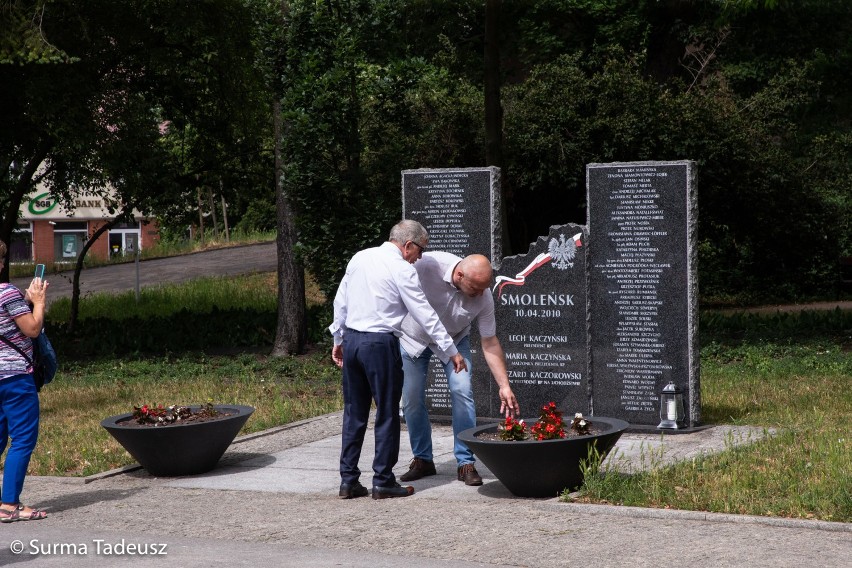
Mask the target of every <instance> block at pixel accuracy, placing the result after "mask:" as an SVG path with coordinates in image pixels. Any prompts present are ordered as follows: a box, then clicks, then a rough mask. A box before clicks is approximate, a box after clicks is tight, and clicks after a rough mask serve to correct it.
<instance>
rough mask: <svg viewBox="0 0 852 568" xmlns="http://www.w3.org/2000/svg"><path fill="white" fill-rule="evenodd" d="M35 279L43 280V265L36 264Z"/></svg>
mask: <svg viewBox="0 0 852 568" xmlns="http://www.w3.org/2000/svg"><path fill="white" fill-rule="evenodd" d="M35 277H36V278H41V279H42V280H44V265H43V264H36V267H35Z"/></svg>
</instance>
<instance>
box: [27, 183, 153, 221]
mask: <svg viewBox="0 0 852 568" xmlns="http://www.w3.org/2000/svg"><path fill="white" fill-rule="evenodd" d="M33 193H34V195H33V196H32V197H30V198H29V199H28V200H27V201H24V202H23V203H22V204H21V218H22V219H26V220H28V221H37V220H45V221H59V220H68V219H81V220H82V219H109V218H111V217H113V216H114V213H110V211H109V210H108V209H107V207H106V203H107V199H111V198H112V197H113V196H114V194H115V192H114V191H113V190H112V189H110V190H109V194H108V195H107V196H106V198H104V197H103V196H101V195H97V194H92V193H81V194H79V195H77V196H76V197H75V198H74V199H73V200H72V201H71V204H70V206H68V207H66V205H65V204H63V203H62V202H60V200H58V199H57V198H56V197H54V196H53V195H51V194H50V192H49V191H45V188H44V187H43V186H39V187H38V188H37V189H36V190H35V192H33ZM133 213H134V217H136V218H137V219H140V218H141V217H142V216H141V215H140V214H139V212H138V211H134V212H133Z"/></svg>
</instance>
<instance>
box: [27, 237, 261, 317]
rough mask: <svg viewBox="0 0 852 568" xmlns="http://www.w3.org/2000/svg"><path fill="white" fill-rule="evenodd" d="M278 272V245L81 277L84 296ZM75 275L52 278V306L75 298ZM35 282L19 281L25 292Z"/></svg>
mask: <svg viewBox="0 0 852 568" xmlns="http://www.w3.org/2000/svg"><path fill="white" fill-rule="evenodd" d="M277 269H278V259H277V254H276V248H275V243H274V242H271V243H260V244H255V245H243V246H234V247H227V248H221V249H214V250H210V251H204V252H197V253H193V254H186V255H181V256H173V257H167V258H154V259H150V260H143V261H140V262H138V263H137V262H129V263H125V264H112V265H108V266H99V267H97V268H87V269H85V270H83V272H82V273H81V274H80V294H81V296H84V297H85V296H86V295H87V294H93V293H96V292H126V291H129V290H130V291H132V290H135V289H136V287H137V282H138V285H139V288H144V287H146V286H156V285H159V284H163V283H177V282H186V281H187V280H192V279H193V278H198V277H200V276H225V277H227V276H236V275H239V274H251V273H256V272H274V271H275V270H277ZM73 276H74V272H73V271H65V272H60V273H58V274H48V275H47V281H48V282H50V287H49V288H48V302H50V301H52V300H55V299H56V298H62V297H71V290H72V278H73ZM30 280H32V278H29V277H27V278H15V279H13V280H12V283H13V284H15V286H17V287H18V288H20V289H21V290H24V289H26V287H27V286H29V283H30Z"/></svg>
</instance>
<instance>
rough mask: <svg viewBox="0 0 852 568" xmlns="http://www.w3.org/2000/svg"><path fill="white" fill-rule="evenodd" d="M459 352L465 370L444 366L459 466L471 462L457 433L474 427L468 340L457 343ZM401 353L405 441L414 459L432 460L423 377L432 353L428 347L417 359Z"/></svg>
mask: <svg viewBox="0 0 852 568" xmlns="http://www.w3.org/2000/svg"><path fill="white" fill-rule="evenodd" d="M456 347H458V350H459V353H461V354H462V357H464V361H465V363H466V364H467V370H465V371H462V372H461V373H456V372H455V370H454V368H453V363H452V362H448V363H446V364H444V372H445V373H446V374H447V383H448V384H449V387H450V401H451V402H452V407H453V455H455V456H456V462H458V465H459V466H462V465H464V464H468V463H474V462H475V461H476V460H475V459H474V457H473V452H471V451H470V448H468V447H467V445H466V444H465V443H464V442H462V441H460V440H459V432H461V431H463V430H467V429H468V428H473V427H474V426H476V407H475V406H474V404H473V386H472V385H471V382H470V381H471V376H472V375H471V373H472V371H473V368H472V367H471V361H470V359H471V357H470V338H469V337H465V338H464V339H462V340H461V341H459V343H458V345H456ZM400 351H401V352H402V372H403V373H404V374H405V381H404V382H403V386H402V411H403V414H404V415H405V423H406V425H407V426H408V439H409V441H410V442H411V450H412V452H413V453H414V457H416V458H420V459H423V460H428V461H433V456H432V425H431V424H430V423H429V411H428V410H427V409H426V377H427V375H428V372H429V359H431V357H432V350H431V349H429V348H428V347H427V348H426V350H425V351H423V353H422V354H421V355H420V357H414V358H412V357H411V356H410V355H409V354H408V353H406V352H405V349H403V348H402V347H400Z"/></svg>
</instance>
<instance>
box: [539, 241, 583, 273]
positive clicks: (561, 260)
mask: <svg viewBox="0 0 852 568" xmlns="http://www.w3.org/2000/svg"><path fill="white" fill-rule="evenodd" d="M581 236H582V233H578V234H576V235H574V236H573V237H571V238H570V239H566V238H565V235H559V240H558V241H557V240H556V239H555V238H554V239H550V243H549V244H548V247H547V252H548V253H550V256H551V258H552V259H553V267H554V268H558V269H559V270H565V269H566V268H571V267H572V266H574V263H573V262H571V261H572V260H574V257H575V256H577V246H582V245H581V244H580V237H581Z"/></svg>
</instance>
